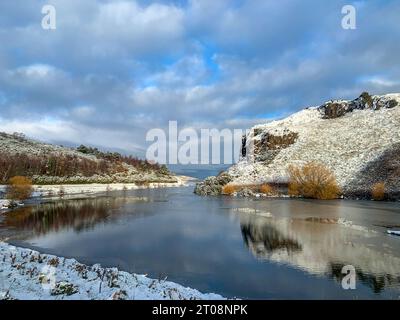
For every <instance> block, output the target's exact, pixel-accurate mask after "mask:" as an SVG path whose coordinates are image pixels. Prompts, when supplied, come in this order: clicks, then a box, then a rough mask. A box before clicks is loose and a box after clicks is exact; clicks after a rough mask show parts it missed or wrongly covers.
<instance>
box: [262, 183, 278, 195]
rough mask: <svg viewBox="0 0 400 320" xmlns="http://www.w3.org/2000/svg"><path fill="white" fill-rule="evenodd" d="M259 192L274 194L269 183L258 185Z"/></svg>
mask: <svg viewBox="0 0 400 320" xmlns="http://www.w3.org/2000/svg"><path fill="white" fill-rule="evenodd" d="M260 192H261V193H263V194H267V195H272V194H275V193H276V192H275V189H274V188H273V187H271V186H270V185H269V184H263V185H261V187H260Z"/></svg>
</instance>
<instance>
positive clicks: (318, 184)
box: [288, 162, 340, 200]
mask: <svg viewBox="0 0 400 320" xmlns="http://www.w3.org/2000/svg"><path fill="white" fill-rule="evenodd" d="M288 174H289V194H290V195H291V196H302V197H305V198H311V199H320V200H330V199H336V198H338V196H339V194H340V188H339V186H338V184H337V182H336V178H335V176H334V175H333V173H332V172H331V171H330V170H329V169H328V168H326V167H325V166H324V165H322V164H320V163H316V162H309V163H307V164H305V165H304V166H302V167H298V166H293V165H291V166H289V168H288Z"/></svg>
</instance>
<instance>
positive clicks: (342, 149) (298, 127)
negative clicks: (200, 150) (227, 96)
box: [228, 93, 400, 194]
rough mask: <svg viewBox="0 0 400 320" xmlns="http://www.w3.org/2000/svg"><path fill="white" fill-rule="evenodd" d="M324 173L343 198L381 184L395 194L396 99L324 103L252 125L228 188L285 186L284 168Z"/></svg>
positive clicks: (399, 164)
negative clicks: (309, 165) (315, 168)
mask: <svg viewBox="0 0 400 320" xmlns="http://www.w3.org/2000/svg"><path fill="white" fill-rule="evenodd" d="M309 161H317V162H320V163H323V164H324V165H326V166H327V167H329V168H330V169H331V170H332V171H333V172H334V174H335V175H336V178H337V181H338V183H339V184H340V186H341V187H342V188H343V190H344V191H345V193H346V192H347V193H354V194H357V193H360V194H362V193H363V192H368V191H367V190H370V188H371V185H372V184H373V183H376V182H380V181H383V182H385V183H386V184H387V188H388V191H389V192H391V193H399V191H400V181H399V180H400V178H399V176H400V94H388V95H383V96H370V95H369V94H367V93H363V94H362V95H361V96H360V97H359V98H357V99H355V100H352V101H345V100H340V101H339V100H337V101H329V102H327V103H325V104H323V105H321V106H319V107H310V108H306V109H304V110H302V111H300V112H297V113H295V114H293V115H291V116H290V117H288V118H285V119H283V120H279V121H273V122H270V123H267V124H264V125H258V126H255V127H253V128H252V129H251V131H250V133H249V134H248V135H247V137H245V138H244V139H243V148H242V160H241V161H240V162H239V163H238V164H236V165H234V166H233V167H231V168H230V169H229V170H228V173H229V174H230V175H231V176H233V181H232V183H234V184H250V183H264V182H286V181H287V168H288V166H289V165H290V164H297V165H299V164H304V163H306V162H309Z"/></svg>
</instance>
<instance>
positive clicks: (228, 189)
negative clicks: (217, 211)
mask: <svg viewBox="0 0 400 320" xmlns="http://www.w3.org/2000/svg"><path fill="white" fill-rule="evenodd" d="M236 191H237V186H234V185H232V184H227V185H225V186H223V187H222V194H224V195H228V196H230V195H232V194H234V193H235V192H236Z"/></svg>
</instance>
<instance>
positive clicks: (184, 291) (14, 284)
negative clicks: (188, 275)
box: [0, 242, 224, 300]
mask: <svg viewBox="0 0 400 320" xmlns="http://www.w3.org/2000/svg"><path fill="white" fill-rule="evenodd" d="M0 257H1V258H0V300H1V299H24V300H92V299H96V300H122V299H129V300H189V299H190V300H194V299H201V300H203V299H207V300H220V299H224V298H223V297H222V296H220V295H217V294H213V293H208V294H203V293H201V292H199V291H197V290H195V289H191V288H185V287H183V286H181V285H179V284H176V283H174V282H169V281H166V280H164V279H160V280H158V279H150V278H147V277H146V276H145V275H138V274H130V273H127V272H123V271H119V270H118V269H117V268H102V267H101V266H100V265H97V264H96V265H93V266H87V265H83V264H81V263H79V262H77V261H76V260H74V259H65V258H60V257H56V256H52V255H46V254H40V253H39V252H37V251H33V250H30V249H23V248H18V247H14V246H11V245H9V244H7V243H4V242H0Z"/></svg>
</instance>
